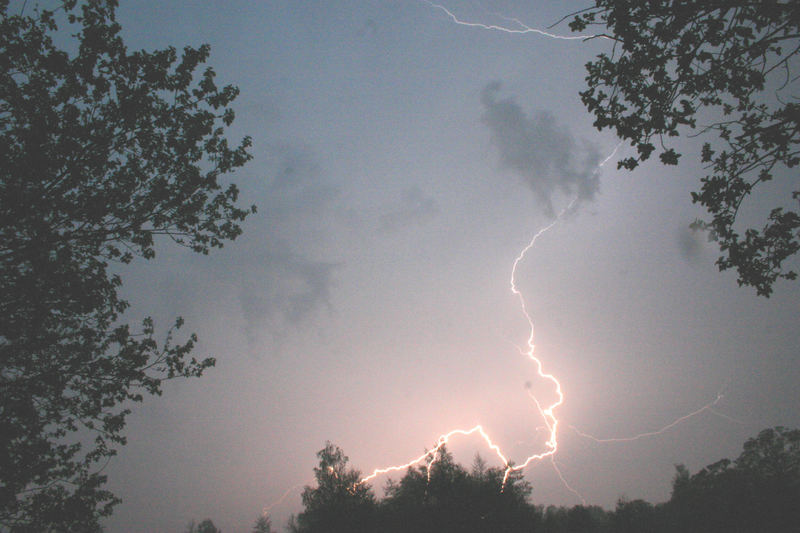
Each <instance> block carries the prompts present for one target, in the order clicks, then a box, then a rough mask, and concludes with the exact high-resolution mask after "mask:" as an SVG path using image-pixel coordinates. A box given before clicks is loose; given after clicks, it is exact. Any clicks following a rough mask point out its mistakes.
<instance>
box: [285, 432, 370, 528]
mask: <svg viewBox="0 0 800 533" xmlns="http://www.w3.org/2000/svg"><path fill="white" fill-rule="evenodd" d="M317 457H318V458H319V466H317V467H315V468H314V477H315V478H316V481H317V486H316V487H310V486H307V487H305V489H303V494H302V498H303V507H304V510H303V512H301V513H300V514H298V515H297V519H296V524H294V525H293V526H292V529H293V530H294V531H296V532H298V533H345V532H352V533H358V532H371V531H374V530H375V510H376V503H375V496H374V495H373V494H372V490H371V488H370V487H369V485H366V484H363V483H359V480H360V479H361V473H360V472H358V471H357V470H354V469H352V468H348V467H347V461H348V458H347V456H346V455H344V453H342V450H341V449H340V448H339V447H338V446H334V445H333V444H331V443H330V442H328V443H326V444H325V448H323V449H322V450H320V451H319V452H318V453H317Z"/></svg>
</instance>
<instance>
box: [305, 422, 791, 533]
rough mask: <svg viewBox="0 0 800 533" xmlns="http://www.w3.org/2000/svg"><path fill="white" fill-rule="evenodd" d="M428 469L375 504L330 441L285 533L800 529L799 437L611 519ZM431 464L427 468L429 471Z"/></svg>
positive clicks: (515, 487)
mask: <svg viewBox="0 0 800 533" xmlns="http://www.w3.org/2000/svg"><path fill="white" fill-rule="evenodd" d="M439 452H440V453H439V454H437V455H435V456H434V457H432V458H431V459H433V460H432V462H429V464H428V465H421V466H416V467H411V468H409V469H407V470H406V473H405V474H404V475H403V477H402V478H400V480H399V481H389V482H387V485H386V491H385V495H384V497H383V499H381V500H379V501H376V500H375V498H374V497H373V496H372V493H371V492H370V490H369V488H368V487H366V486H365V485H363V484H358V480H359V478H360V476H359V474H358V472H357V471H355V470H352V469H347V468H346V466H345V465H346V463H347V458H346V457H345V456H344V454H342V452H341V450H340V449H339V448H337V447H335V446H333V445H331V444H330V443H328V444H327V445H326V447H325V448H324V449H323V450H322V451H320V452H319V454H317V455H318V457H319V458H320V466H319V467H318V468H315V469H314V472H315V475H316V476H317V480H318V487H316V488H314V487H306V489H305V491H304V492H303V505H304V507H305V509H304V511H303V512H302V513H300V515H299V516H298V517H297V520H293V521H291V522H290V530H291V531H295V532H307V531H380V532H382V533H434V532H435V533H489V532H491V533H504V532H513V533H516V532H534V533H641V532H647V533H701V532H702V533H706V532H709V533H715V532H731V531H736V532H739V533H763V532H770V533H789V532H794V531H797V526H798V524H800V506H798V505H797V502H800V430H787V429H785V428H783V427H776V428H773V429H766V430H764V431H762V432H761V433H759V435H758V436H757V437H756V438H753V439H749V440H748V441H747V442H745V444H744V449H743V451H742V453H741V455H740V456H739V458H738V459H736V460H735V461H730V460H728V459H723V460H721V461H718V462H716V463H713V464H711V465H708V466H707V467H705V468H703V469H702V470H700V471H699V472H697V473H696V474H694V475H692V474H690V473H689V470H688V469H686V467H684V466H682V465H678V466H677V467H676V475H675V478H674V479H673V490H672V496H671V498H670V500H669V501H667V502H664V503H659V504H651V503H649V502H646V501H644V500H641V499H634V500H628V499H625V498H620V499H619V500H618V501H617V505H616V508H615V509H614V510H613V511H606V510H604V509H603V508H601V507H599V506H596V505H575V506H572V507H564V506H553V505H551V506H548V507H547V508H542V507H541V506H536V505H534V504H533V503H532V502H531V501H530V496H531V493H532V488H531V485H530V484H529V483H528V482H527V481H525V480H524V479H523V477H522V474H520V473H513V474H512V475H511V476H509V478H508V479H507V480H506V483H505V485H503V473H504V470H503V469H500V468H487V467H486V463H485V462H484V461H483V460H482V459H480V457H479V456H478V457H476V460H475V462H474V463H473V466H472V468H471V470H466V469H465V468H464V467H462V466H461V465H459V464H457V463H455V462H454V461H453V456H452V455H451V454H450V453H448V452H447V450H446V449H445V448H442V449H441V450H440V451H439ZM429 466H430V470H429V468H428V467H429Z"/></svg>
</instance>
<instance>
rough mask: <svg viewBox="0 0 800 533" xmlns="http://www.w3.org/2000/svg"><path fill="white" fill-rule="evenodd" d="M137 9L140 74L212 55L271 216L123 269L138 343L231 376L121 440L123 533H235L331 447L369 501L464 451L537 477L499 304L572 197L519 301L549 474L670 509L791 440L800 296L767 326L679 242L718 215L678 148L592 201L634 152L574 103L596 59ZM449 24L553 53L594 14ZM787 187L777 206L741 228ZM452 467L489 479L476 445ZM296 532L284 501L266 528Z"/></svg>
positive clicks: (239, 9) (325, 9)
mask: <svg viewBox="0 0 800 533" xmlns="http://www.w3.org/2000/svg"><path fill="white" fill-rule="evenodd" d="M122 4H123V5H122V6H121V8H120V11H119V19H120V22H121V23H122V26H123V28H124V35H125V37H126V39H127V40H128V43H129V45H130V47H131V48H139V47H146V48H150V49H152V48H156V47H164V46H168V45H174V46H176V47H178V48H180V47H182V46H183V45H184V44H192V45H199V44H201V43H203V42H208V43H210V44H211V47H212V55H211V60H210V64H211V65H213V66H214V68H215V70H216V72H217V74H218V79H219V80H220V81H221V82H226V83H234V84H236V85H238V86H239V87H240V89H241V96H240V98H239V100H238V105H236V110H237V120H236V123H235V124H234V127H233V129H232V131H231V135H232V136H234V137H237V138H238V137H239V136H242V135H246V134H248V135H251V136H252V137H253V139H254V149H253V152H254V155H255V159H254V161H253V162H252V163H251V164H250V165H249V166H248V167H246V168H245V169H244V170H243V171H241V172H239V173H238V174H237V175H236V177H235V181H236V183H237V184H238V185H239V186H240V188H241V189H242V197H243V199H244V203H245V204H250V203H256V204H258V206H259V212H258V214H257V215H255V216H253V217H252V218H251V219H250V220H249V221H248V223H247V224H246V226H245V234H244V235H243V236H242V237H241V238H240V239H239V240H237V241H236V242H235V243H232V244H230V245H228V246H226V248H225V249H224V250H222V251H221V252H219V253H215V254H213V255H211V256H209V257H200V256H196V255H193V254H191V253H190V252H188V251H185V250H176V249H174V248H169V247H166V246H165V247H164V248H163V249H162V250H161V252H160V255H159V257H158V259H157V260H156V261H155V262H151V263H149V264H147V265H144V266H143V265H141V264H137V265H132V266H131V267H128V268H126V269H124V270H123V276H124V279H125V280H126V283H125V294H126V295H127V296H128V297H129V298H130V300H131V302H132V303H133V307H132V309H131V312H130V318H131V319H136V318H137V317H140V316H144V315H147V314H151V315H153V316H154V317H155V318H156V319H157V323H160V324H161V325H162V326H163V327H166V326H167V325H168V324H169V323H170V321H171V320H172V319H173V318H174V316H176V315H182V316H184V318H185V319H186V324H187V325H186V330H188V331H196V332H197V333H198V335H199V336H200V341H201V342H200V344H199V347H198V355H206V354H211V355H214V356H215V357H216V358H217V367H216V368H215V369H213V370H212V371H210V372H209V373H208V374H207V375H206V376H204V377H203V378H201V379H199V380H191V381H185V382H180V383H172V384H169V385H168V386H167V387H166V388H165V393H164V396H163V397H161V398H156V399H149V400H147V401H146V402H145V403H144V404H143V405H142V406H139V407H138V408H137V409H136V410H135V412H134V414H133V415H132V416H131V417H130V419H129V424H128V437H129V444H128V446H126V447H125V448H124V449H122V451H121V452H120V455H119V457H117V458H116V459H115V460H114V461H112V463H111V464H110V465H109V466H108V467H107V468H106V469H105V472H106V473H107V474H108V475H109V478H110V482H109V485H110V488H112V490H114V491H115V492H116V493H117V494H118V495H120V496H121V497H122V498H123V500H124V503H123V504H121V505H119V506H118V507H117V508H116V512H115V514H114V516H113V517H112V518H111V519H110V520H108V522H107V525H108V530H109V531H111V532H126V531H164V532H167V531H180V530H182V528H184V527H185V524H186V523H187V522H188V521H189V520H191V519H195V520H198V521H199V520H202V519H204V518H207V517H208V518H211V519H212V520H214V522H215V523H216V525H217V526H218V527H220V528H221V529H222V530H223V531H226V533H228V532H236V531H247V530H249V528H250V527H251V526H252V524H253V522H254V521H255V519H256V518H257V516H258V514H259V512H260V511H261V509H262V508H263V507H264V506H265V505H269V504H270V503H271V502H274V501H275V500H277V499H278V498H280V497H281V495H283V494H284V493H285V491H286V490H287V489H289V488H291V487H293V486H296V485H298V484H303V483H308V482H309V481H310V480H311V478H312V468H313V466H314V465H315V464H316V458H315V453H316V452H317V451H318V450H319V449H320V448H322V447H323V446H324V444H325V441H326V440H330V441H332V442H334V443H335V444H337V445H339V446H341V447H342V449H343V450H344V452H345V453H346V454H347V455H348V456H349V457H350V460H351V463H352V465H353V466H355V467H356V468H359V469H360V470H361V471H362V472H365V473H368V472H372V470H373V469H375V468H379V467H384V466H388V465H390V464H393V463H403V462H406V461H408V460H409V459H411V458H414V457H417V456H419V455H420V454H421V453H423V452H424V450H425V448H426V447H428V448H429V447H431V446H432V445H433V444H434V443H435V441H436V439H437V438H438V437H439V435H441V434H443V433H446V432H448V431H450V430H451V429H454V428H465V429H468V428H471V427H473V426H475V425H476V424H482V425H483V427H485V428H486V430H487V431H488V432H489V433H490V434H491V435H492V438H493V439H494V440H495V441H496V442H498V444H500V445H501V446H502V447H503V450H504V453H506V455H508V456H509V458H510V459H511V460H515V461H520V460H524V457H526V456H527V455H529V453H528V452H529V451H531V450H534V451H539V452H541V451H544V450H545V449H546V446H545V441H546V440H547V437H548V435H547V431H546V428H545V427H544V423H543V421H542V418H541V416H540V415H539V414H538V413H537V411H536V408H535V406H533V405H532V403H531V400H530V398H529V394H535V395H536V396H537V398H539V400H540V401H542V402H543V404H549V403H552V402H553V401H554V400H555V398H554V394H555V392H554V389H553V386H552V384H551V383H549V382H548V381H546V380H542V379H539V378H537V377H536V374H535V369H534V368H533V367H532V366H531V363H530V360H528V359H527V358H526V357H524V356H522V355H521V354H520V349H519V348H520V347H524V345H525V343H526V341H527V339H528V335H529V330H528V324H527V322H526V320H525V317H524V316H523V315H522V314H521V312H520V307H519V301H518V300H517V299H516V298H515V296H514V295H513V294H512V293H511V291H510V290H509V276H510V274H511V267H512V264H513V262H514V260H515V258H516V257H517V256H518V254H519V252H520V250H521V249H522V248H523V247H524V246H525V245H526V244H527V243H528V242H529V241H530V239H531V237H532V236H533V235H534V234H535V233H536V231H538V230H539V229H540V228H542V227H544V226H546V225H547V224H548V223H549V222H550V221H551V218H550V215H551V214H552V213H555V212H558V211H559V210H561V209H563V208H564V207H565V206H566V205H567V204H568V203H569V202H570V200H572V198H574V197H576V196H577V197H578V198H579V201H578V202H577V203H576V209H575V210H574V212H571V213H570V214H569V215H567V216H565V217H564V219H563V220H561V221H560V222H559V223H558V224H556V225H555V226H553V227H552V229H551V230H550V231H548V232H547V233H546V234H544V235H542V237H541V238H540V239H539V240H538V241H537V242H536V244H535V246H534V247H533V248H532V249H531V250H530V251H529V252H528V255H527V256H526V258H525V260H524V261H523V262H521V263H520V264H519V266H518V270H517V277H516V279H517V287H518V289H519V290H520V292H521V293H522V294H523V295H524V297H525V299H526V301H527V304H528V311H529V312H530V314H531V317H532V318H533V320H534V323H535V333H536V335H535V344H536V353H537V356H538V357H539V358H540V359H542V361H543V363H544V365H545V370H546V371H548V372H551V373H552V374H554V375H556V376H557V377H558V379H559V380H560V381H561V384H562V386H563V391H564V395H565V400H564V404H563V405H562V406H560V407H559V408H558V411H557V413H558V416H559V418H560V419H561V420H562V426H561V428H560V429H559V452H558V455H557V461H558V466H559V468H560V470H561V472H562V473H563V475H564V477H565V479H567V480H568V482H569V483H570V485H571V486H572V487H574V488H575V489H576V490H577V491H579V492H580V494H582V495H583V496H584V497H585V498H586V500H587V502H588V503H592V504H598V505H603V506H606V507H610V506H613V504H614V502H615V501H616V499H617V498H618V497H619V496H620V495H626V496H628V497H630V498H638V497H641V498H645V499H648V500H650V501H653V502H656V501H663V500H665V499H666V498H668V497H669V490H670V480H671V478H672V475H673V472H674V468H673V465H674V464H675V463H678V462H682V463H685V464H686V465H687V466H688V467H689V468H690V469H691V470H692V471H695V470H697V469H698V468H699V467H702V466H704V465H706V464H708V463H710V462H713V461H716V460H717V459H720V458H722V457H735V456H736V455H738V453H739V450H740V448H741V444H742V443H743V442H744V440H745V439H746V438H748V437H750V436H754V435H755V434H756V433H757V432H758V431H759V430H760V429H763V428H765V427H769V426H774V425H779V424H780V425H785V426H791V427H798V426H800V389H799V388H798V387H797V383H800V352H799V349H798V346H800V327H798V321H799V320H798V319H799V318H800V303H798V302H800V284H798V283H794V284H790V283H781V284H778V285H776V287H775V289H776V290H775V295H774V296H773V297H772V298H771V299H769V300H764V299H763V298H757V297H756V296H755V293H754V291H751V290H749V289H739V288H738V287H737V285H736V282H735V278H734V276H733V275H731V274H729V273H725V274H720V273H718V272H717V269H716V267H715V266H714V264H713V262H714V259H715V258H716V255H715V251H714V249H713V247H711V246H710V245H708V244H707V243H705V242H704V241H703V239H698V238H696V236H693V235H692V234H690V233H689V232H688V231H687V230H686V228H687V226H688V224H689V223H690V222H691V221H692V220H694V218H695V217H697V216H700V215H702V213H701V212H700V211H699V210H697V209H696V208H695V207H694V206H692V204H691V202H690V197H689V191H691V190H693V188H694V187H696V184H697V183H698V180H699V177H700V175H701V172H702V169H701V168H699V165H698V163H697V158H696V157H695V156H696V154H697V153H698V152H699V145H698V143H697V142H696V141H687V142H685V143H684V144H683V145H681V148H682V149H683V151H684V157H683V162H682V164H681V165H680V166H679V167H677V168H664V167H661V166H659V165H658V164H656V163H653V164H646V165H643V166H642V167H641V168H639V169H637V171H636V172H634V173H630V172H627V171H617V170H616V169H615V165H614V164H613V162H614V161H613V160H612V161H611V162H610V163H609V164H608V165H606V166H605V167H604V168H603V170H602V171H600V173H599V174H596V173H595V171H594V170H595V167H596V165H597V164H598V163H599V162H600V161H601V160H602V159H603V158H604V157H605V156H607V155H608V154H610V153H611V152H612V151H613V150H614V147H615V146H616V144H617V141H616V139H615V138H614V137H613V136H611V135H609V134H607V133H604V134H599V133H598V132H597V131H596V130H594V129H593V128H592V126H591V118H590V116H589V115H588V113H587V112H586V111H585V109H584V108H583V106H582V105H581V103H580V100H579V97H578V91H580V90H581V89H582V80H583V77H584V74H583V64H584V63H585V62H586V61H588V60H590V59H591V58H592V57H593V56H594V55H595V54H597V53H599V52H601V51H603V50H605V49H606V47H607V46H608V45H607V44H606V43H605V42H603V41H601V40H593V41H590V42H588V43H587V42H581V41H564V40H554V39H551V38H548V37H546V36H542V35H539V34H535V33H524V34H519V33H518V34H508V33H503V32H499V31H492V30H488V29H484V28H480V27H467V26H462V25H458V24H455V23H454V22H453V20H452V19H451V18H449V17H448V16H447V15H446V14H445V13H444V12H443V11H442V10H439V9H436V8H433V7H432V6H431V5H429V4H427V3H425V2H421V1H414V0H406V1H389V0H374V1H366V0H365V1H353V2H350V1H348V2H290V1H266V0H247V1H244V0H242V1H229V2H224V3H223V2H189V1H185V0H175V1H173V2H145V1H143V0H142V1H136V2H122ZM323 4H330V5H323ZM444 5H447V4H444ZM448 7H449V8H450V9H452V10H453V12H454V13H456V15H457V16H458V17H459V19H461V20H472V21H483V22H485V23H486V24H487V25H492V24H496V25H499V24H508V23H509V21H508V20H507V19H504V18H502V17H499V16H497V14H502V15H504V16H508V17H516V18H518V19H519V20H520V21H523V22H524V23H525V24H527V25H528V26H529V27H533V28H544V27H546V26H548V25H550V24H551V23H553V22H555V21H557V20H558V19H559V18H560V17H561V16H562V15H564V14H566V13H568V12H570V11H573V10H574V9H576V7H577V6H576V4H575V3H574V2H557V1H552V2H544V1H527V2H523V1H516V2H514V1H510V0H509V1H498V2H484V3H480V4H479V3H464V2H458V3H453V4H452V5H449V6H448ZM557 30H558V28H556V29H552V30H549V31H552V32H555V33H558V31H557ZM561 30H562V33H568V30H567V28H566V27H562V28H561ZM619 155H622V156H624V155H625V150H624V149H622V150H621V151H620V154H619ZM794 179H795V181H796V178H794ZM790 185H791V183H789V179H788V178H787V179H783V180H781V179H778V180H775V182H773V183H770V184H769V187H770V189H769V190H768V191H766V192H765V196H766V199H764V200H763V201H762V199H756V200H755V201H754V202H752V203H751V205H750V206H748V209H747V210H745V211H744V215H743V216H745V217H749V216H755V215H757V214H758V213H760V212H763V210H764V209H766V208H769V207H772V204H771V203H770V201H769V197H770V196H774V195H776V194H779V193H781V192H782V191H785V190H787V189H788V187H789V186H790ZM720 391H723V392H724V397H723V398H722V399H721V400H720V401H719V402H718V403H717V404H715V410H716V411H718V412H719V413H722V414H724V415H727V416H728V417H732V418H733V419H735V420H737V421H738V422H735V421H733V420H731V419H730V418H725V417H723V416H718V415H716V414H714V413H713V412H711V411H710V410H706V411H704V412H701V413H699V414H698V415H697V416H695V417H693V418H691V419H690V420H687V421H686V422H684V423H682V424H680V425H677V426H675V427H674V428H671V429H670V430H669V431H668V432H665V433H664V434H662V435H655V436H651V437H649V438H645V439H642V440H638V441H634V442H620V443H599V442H595V441H593V440H591V439H588V438H586V437H582V436H581V435H580V434H579V433H578V432H576V431H575V430H573V429H570V426H574V427H575V428H577V429H578V430H580V431H581V432H584V433H587V434H591V435H593V436H594V437H596V438H598V439H605V438H611V437H628V436H632V435H636V434H640V433H646V432H652V431H655V430H658V429H659V428H661V427H663V426H665V425H667V424H669V423H670V422H672V421H673V420H675V419H677V418H679V417H681V416H683V415H686V414H687V413H691V412H693V411H695V410H697V409H699V408H700V407H702V406H704V405H706V404H708V403H709V402H712V401H714V400H715V399H716V398H717V395H718V393H719V392H720ZM537 447H538V448H537ZM451 449H452V450H454V451H455V452H456V460H458V461H459V462H461V463H464V464H469V463H471V461H472V457H473V455H474V453H475V451H480V452H481V454H482V455H483V456H484V457H485V458H486V459H487V460H489V462H490V464H493V465H497V464H498V463H497V461H496V459H495V458H494V456H493V455H492V454H491V452H490V451H489V450H488V449H487V448H486V446H485V445H483V441H482V440H481V438H480V437H479V436H477V437H476V436H475V435H473V436H472V437H469V438H465V439H463V440H461V441H455V442H453V446H452V447H451ZM526 477H527V479H528V480H529V481H530V482H531V483H532V484H533V488H534V490H533V495H532V497H533V500H534V501H535V502H536V503H539V504H551V503H552V504H559V505H574V504H576V503H580V500H579V499H578V498H577V497H576V495H575V494H573V493H572V492H571V491H569V490H568V489H567V488H566V487H565V486H564V485H563V483H561V481H560V480H559V479H558V476H557V473H556V472H555V470H554V469H553V467H552V465H551V464H550V463H549V462H542V463H541V464H534V465H531V466H529V468H528V469H527V470H526ZM383 483H384V481H383V479H378V480H376V482H374V484H373V486H374V487H375V489H376V492H377V494H378V495H381V494H382V486H383ZM299 509H300V503H299V490H296V491H294V493H290V494H289V495H288V496H287V498H286V499H285V500H284V501H283V502H282V503H281V505H279V506H276V507H275V508H273V510H272V518H273V524H274V525H275V526H281V527H282V526H283V524H285V522H286V519H287V518H288V516H289V514H290V513H292V512H297V511H298V510H299Z"/></svg>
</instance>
